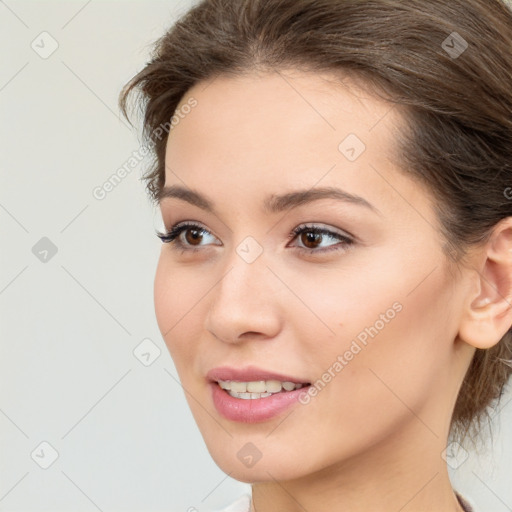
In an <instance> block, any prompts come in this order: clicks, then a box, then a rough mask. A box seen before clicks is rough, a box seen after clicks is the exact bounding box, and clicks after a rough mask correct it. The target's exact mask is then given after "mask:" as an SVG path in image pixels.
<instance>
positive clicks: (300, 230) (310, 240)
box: [156, 223, 354, 254]
mask: <svg viewBox="0 0 512 512" xmlns="http://www.w3.org/2000/svg"><path fill="white" fill-rule="evenodd" d="M156 235H157V236H158V238H160V240H162V242H164V243H173V245H175V246H176V247H177V248H179V249H181V251H182V252H185V251H191V252H194V251H197V250H198V248H199V247H201V246H204V245H210V244H208V243H206V244H202V243H201V242H203V241H204V240H205V238H206V239H208V238H209V237H211V238H212V239H213V240H215V239H216V237H215V236H213V235H212V234H211V233H210V232H209V231H208V230H207V229H205V228H204V227H202V226H200V225H198V224H192V223H187V224H177V225H175V226H173V227H172V228H171V229H170V230H169V231H168V232H166V233H160V232H158V231H157V233H156ZM182 235H184V236H182ZM295 238H297V240H298V241H299V242H300V243H301V244H302V245H299V246H298V247H297V248H298V249H299V250H300V251H305V252H307V253H310V254H311V253H323V252H327V251H332V250H343V249H347V248H348V247H349V246H351V245H352V244H353V243H354V240H353V239H352V237H351V236H349V235H348V234H344V233H337V232H335V231H331V230H330V229H326V228H321V227H319V226H317V225H304V224H303V225H300V226H298V227H296V228H295V229H294V230H293V231H292V232H291V233H290V235H289V237H288V239H291V240H294V239H295ZM329 240H331V241H334V243H330V244H328V245H324V247H322V243H324V242H325V241H329ZM213 245H222V244H221V243H215V242H214V243H213ZM292 247H293V246H292Z"/></svg>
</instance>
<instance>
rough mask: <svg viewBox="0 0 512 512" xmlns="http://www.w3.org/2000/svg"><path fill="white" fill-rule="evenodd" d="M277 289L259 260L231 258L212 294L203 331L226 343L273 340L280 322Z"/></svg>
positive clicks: (272, 275)
mask: <svg viewBox="0 0 512 512" xmlns="http://www.w3.org/2000/svg"><path fill="white" fill-rule="evenodd" d="M278 288H279V280H278V279H276V277H275V275H274V274H273V273H272V272H271V271H270V269H269V268H268V267H267V265H266V263H265V259H264V258H263V257H262V256H260V257H259V258H258V259H257V260H256V261H254V262H252V263H247V262H246V261H244V260H243V259H242V258H241V257H239V256H238V254H234V255H233V257H232V258H231V259H230V262H229V264H228V265H227V269H226V270H225V272H224V273H223V277H222V278H221V279H220V281H219V282H218V283H217V285H216V286H215V287H214V289H213V290H212V294H211V297H210V304H211V305H210V308H209V310H208V314H207V316H206V325H205V327H206V329H207V330H208V331H209V332H211V333H212V334H213V335H214V336H215V337H216V338H217V339H219V340H221V341H223V342H225V343H240V342H242V341H244V340H248V339H254V338H255V339H268V338H272V337H274V336H276V335H277V333H278V332H279V330H280V329H281V322H282V314H281V304H280V303H279V297H280V295H281V294H280V293H279V290H278Z"/></svg>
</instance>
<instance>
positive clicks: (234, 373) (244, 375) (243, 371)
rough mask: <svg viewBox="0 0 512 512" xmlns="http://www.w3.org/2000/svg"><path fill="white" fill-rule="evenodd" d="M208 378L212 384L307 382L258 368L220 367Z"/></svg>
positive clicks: (207, 375)
mask: <svg viewBox="0 0 512 512" xmlns="http://www.w3.org/2000/svg"><path fill="white" fill-rule="evenodd" d="M206 378H207V379H209V380H210V381H212V382H218V381H219V380H234V381H239V382H252V381H258V380H278V381H281V382H293V383H295V384H306V383H308V381H307V380H305V379H301V378H298V377H292V376H290V375H284V374H283V373H277V372H274V371H271V370H265V369H263V368H258V367H256V366H245V367H244V368H233V367H230V366H219V367H217V368H212V369H211V370H210V371H209V372H208V373H207V374H206Z"/></svg>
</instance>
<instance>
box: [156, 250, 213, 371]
mask: <svg viewBox="0 0 512 512" xmlns="http://www.w3.org/2000/svg"><path fill="white" fill-rule="evenodd" d="M165 249H167V248H166V247H164V248H163V249H162V254H161V256H160V259H159V261H158V266H157V270H156V274H155V280H154V303H155V315H156V320H157V324H158V327H159V329H160V332H161V334H162V337H163V339H164V341H165V343H166V345H167V348H168V349H169V352H170V354H171V356H172V358H173V359H174V360H175V364H176V366H181V363H182V360H183V359H184V358H189V357H191V356H192V355H193V349H194V346H193V343H192V342H189V340H194V339H196V340H198V339H200V336H199V334H200V328H201V325H203V324H202V322H201V321H200V320H199V319H198V318H197V315H198V311H199V310H200V308H198V307H197V303H198V301H199V300H200V298H201V296H204V294H205V293H206V291H207V289H208V288H206V289H205V290H203V289H202V288H201V287H200V286H201V280H200V279H197V272H194V271H189V272H187V271H186V270H182V269H178V268H177V267H176V265H174V264H172V262H171V261H170V258H169V257H168V255H165ZM194 276H196V278H195V279H194ZM195 305H196V306H195ZM194 306H195V307H194ZM194 330H195V332H194ZM180 340H187V342H186V343H182V342H180Z"/></svg>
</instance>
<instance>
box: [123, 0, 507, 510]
mask: <svg viewBox="0 0 512 512" xmlns="http://www.w3.org/2000/svg"><path fill="white" fill-rule="evenodd" d="M511 50H512V14H511V12H510V10H509V8H508V7H507V5H506V4H505V3H504V2H502V1H500V0H450V2H447V1H446V0H433V1H429V2H425V1H424V0H407V1H405V0H369V1H365V2H359V1H356V0H204V1H202V2H200V3H199V4H198V5H197V6H195V7H194V8H193V9H192V10H190V11H189V12H188V13H187V14H186V15H185V16H184V17H183V18H182V19H181V20H179V21H178V23H176V25H175V26H174V27H172V28H171V29H170V30H169V32H167V33H166V34H165V35H164V36H163V37H162V38H161V39H160V40H159V41H158V43H157V44H156V47H155V52H154V55H153V58H152V60H151V62H149V63H148V64H147V66H146V67H145V68H144V69H143V70H142V71H141V72H140V73H139V74H137V76H135V77H134V78H133V79H132V80H131V81H130V82H129V83H128V84H127V85H126V86H125V88H124V90H123V92H122V95H121V100H120V101H121V103H120V104H121V107H122V109H123V112H124V114H125V115H127V101H128V97H129V95H130V93H131V92H132V91H134V90H135V91H139V93H140V94H141V95H142V98H141V99H142V101H143V102H142V109H143V112H144V129H145V135H146V137H147V139H148V140H149V141H150V142H151V143H152V144H153V145H154V146H153V149H154V154H155V165H154V167H153V168H152V169H151V172H150V173H149V174H148V175H147V176H146V178H147V186H148V190H149V192H150V194H151V197H152V198H153V199H154V200H155V203H156V204H158V205H159V206H160V208H161V212H162V218H163V222H164V224H165V228H166V232H165V233H158V234H159V236H160V237H161V239H162V241H163V242H164V244H163V245H162V252H161V256H160V260H159V264H158V269H157V272H156V278H155V308H156V316H157V321H158V325H159V328H160V330H161V332H162V336H163V338H164V340H165V342H166V344H167V346H168V348H169V351H170V353H171V355H172V357H173V360H174V363H175V365H176V369H177V371H178V373H179V376H180V379H181V382H182V385H183V388H184V390H185V392H186V396H187V400H188V403H189V405H190V408H191V411H192V413H193V415H194V418H195V420H196V422H197V424H198V427H199V429H200V431H201V433H202V435H203V437H204V440H205V442H206V445H207V447H208V450H209V452H210V454H211V456H212V457H213V459H214V460H215V462H216V463H217V464H218V465H219V467H220V468H221V469H222V470H223V471H225V472H226V473H227V474H229V475H230V476H232V477H233V478H235V479H238V480H240V481H243V482H250V483H252V493H251V494H252V496H251V497H250V498H249V497H248V499H247V500H245V501H244V499H242V500H241V501H240V502H239V503H238V504H237V505H234V506H233V507H232V508H231V509H230V510H235V509H236V510H249V509H250V510H251V511H253V512H256V511H257V512H270V511H280V512H286V511H299V510H308V511H315V512H322V511H327V510H329V511H332V510H350V511H351V512H362V511H384V512H388V511H389V512H391V511H402V512H409V511H436V512H440V511H446V512H452V511H462V510H466V511H468V510H471V509H472V507H471V506H470V505H469V503H468V502H467V500H465V499H464V498H463V497H462V496H460V495H459V494H458V493H457V492H456V491H455V490H454V489H453V488H452V486H451V483H450V480H449V476H448V472H447V464H446V447H447V444H448V443H449V442H451V441H452V440H455V441H457V442H459V441H460V442H462V439H464V438H465V437H467V436H468V434H469V437H470V438H474V436H476V434H477V432H478V428H479V426H480V425H481V421H482V419H483V418H484V417H485V414H486V413H487V408H488V406H489V405H490V404H493V403H495V402H496V400H497V399H499V397H500V395H501V393H502V390H503V387H504V385H505V383H506V381H507V379H508V377H509V375H510V373H511V366H510V359H511V357H512V354H511V353H512V341H511V336H512V335H511V333H510V327H511V325H512V308H511V296H512V257H511V256H510V255H511V254H512V202H511V198H512V195H511V194H510V192H512V189H510V188H509V187H510V186H511V184H512V88H511V87H510V78H511V76H512V51H511ZM452 446H453V444H452Z"/></svg>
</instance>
